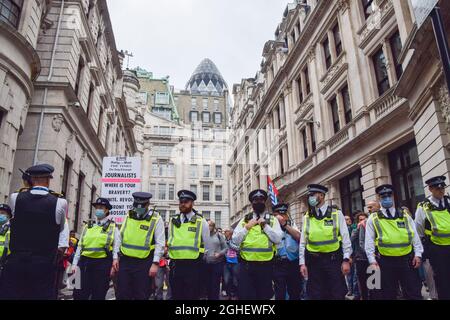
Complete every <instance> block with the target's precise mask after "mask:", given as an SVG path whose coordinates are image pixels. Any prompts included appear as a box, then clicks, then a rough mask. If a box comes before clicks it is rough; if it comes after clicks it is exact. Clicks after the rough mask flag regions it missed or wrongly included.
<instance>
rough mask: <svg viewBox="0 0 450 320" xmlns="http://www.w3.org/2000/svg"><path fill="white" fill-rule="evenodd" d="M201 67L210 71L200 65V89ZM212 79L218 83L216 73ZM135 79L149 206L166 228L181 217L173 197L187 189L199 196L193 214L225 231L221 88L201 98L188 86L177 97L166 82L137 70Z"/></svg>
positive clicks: (225, 98) (224, 112)
mask: <svg viewBox="0 0 450 320" xmlns="http://www.w3.org/2000/svg"><path fill="white" fill-rule="evenodd" d="M205 64H207V65H208V67H211V64H212V62H211V61H210V60H206V61H203V62H202V63H201V64H200V66H199V68H197V70H196V72H194V75H193V77H195V76H198V77H197V79H200V80H199V81H198V82H199V83H201V82H202V80H201V78H202V76H206V73H205V72H203V73H202V72H198V71H199V70H200V71H204V70H205V69H204V68H205V66H204V65H205ZM214 68H215V66H214ZM213 73H214V75H215V76H216V78H217V79H219V75H220V73H219V72H218V70H217V68H215V70H214V71H213ZM137 75H138V78H139V82H140V96H141V99H142V101H143V104H144V106H145V110H146V111H145V113H144V116H145V128H144V135H143V136H144V139H143V143H144V152H143V165H142V170H143V172H142V176H143V190H145V191H149V192H151V193H152V194H153V203H154V204H155V207H156V209H157V210H158V211H159V212H160V213H161V215H162V216H163V217H165V220H166V221H167V222H168V221H169V218H170V216H173V215H174V214H176V213H177V212H178V211H179V209H178V197H177V191H179V190H181V189H190V190H192V191H193V192H195V193H196V194H197V201H196V205H195V208H196V209H197V210H198V211H199V212H201V213H202V214H203V215H204V216H205V217H206V218H210V219H212V220H214V221H216V224H217V226H220V227H226V226H228V225H229V196H228V194H229V193H228V190H229V187H228V180H229V179H228V178H227V177H228V175H227V172H228V171H227V169H228V168H227V165H226V159H227V132H226V129H227V125H226V119H227V106H228V104H227V101H228V96H227V94H228V93H227V90H224V89H225V88H226V84H225V82H222V83H223V84H224V85H223V86H222V85H220V84H219V85H218V86H217V87H215V86H214V88H211V85H210V86H209V87H208V85H207V84H206V85H204V86H203V85H202V88H204V91H202V92H200V91H198V90H191V87H190V86H189V85H188V87H187V88H186V90H181V91H176V90H175V89H174V87H173V86H171V85H170V83H169V80H168V78H162V79H158V78H154V77H153V74H151V73H149V72H146V71H145V70H142V69H137ZM214 75H213V76H211V77H209V76H206V77H207V78H208V79H210V78H214ZM220 78H221V76H220ZM192 79H193V78H191V80H192ZM206 82H208V81H206ZM217 83H218V82H216V84H217ZM203 84H204V81H203ZM195 88H196V87H195V86H194V89H195ZM217 88H219V89H217Z"/></svg>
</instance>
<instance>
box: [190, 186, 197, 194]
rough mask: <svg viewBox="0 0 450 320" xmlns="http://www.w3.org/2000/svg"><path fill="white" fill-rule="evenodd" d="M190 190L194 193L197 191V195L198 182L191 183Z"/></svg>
mask: <svg viewBox="0 0 450 320" xmlns="http://www.w3.org/2000/svg"><path fill="white" fill-rule="evenodd" d="M189 190H190V191H192V192H193V193H195V195H197V185H196V184H191V186H190V188H189Z"/></svg>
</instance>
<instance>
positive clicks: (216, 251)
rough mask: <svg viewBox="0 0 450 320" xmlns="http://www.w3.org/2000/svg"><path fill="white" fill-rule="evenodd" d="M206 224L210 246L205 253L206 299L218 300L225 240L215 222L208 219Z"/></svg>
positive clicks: (225, 247) (225, 248)
mask: <svg viewBox="0 0 450 320" xmlns="http://www.w3.org/2000/svg"><path fill="white" fill-rule="evenodd" d="M208 224H209V231H210V244H211V247H210V249H209V250H208V251H207V252H206V254H205V261H206V270H207V273H206V276H207V280H206V283H207V287H206V292H207V297H208V300H219V296H220V281H221V279H222V275H223V268H224V262H225V253H226V252H227V244H226V242H225V238H224V236H223V235H221V234H220V233H219V232H218V231H217V229H216V223H215V222H214V221H212V220H209V221H208Z"/></svg>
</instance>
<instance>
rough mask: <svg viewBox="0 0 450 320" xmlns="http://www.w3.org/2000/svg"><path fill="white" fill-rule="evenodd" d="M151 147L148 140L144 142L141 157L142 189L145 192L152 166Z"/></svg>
mask: <svg viewBox="0 0 450 320" xmlns="http://www.w3.org/2000/svg"><path fill="white" fill-rule="evenodd" d="M151 149H152V144H151V143H150V142H145V143H144V155H143V157H142V191H145V192H148V191H149V189H150V170H151V167H152V159H151ZM153 196H155V195H153Z"/></svg>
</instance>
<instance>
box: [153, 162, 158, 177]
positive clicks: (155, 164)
mask: <svg viewBox="0 0 450 320" xmlns="http://www.w3.org/2000/svg"><path fill="white" fill-rule="evenodd" d="M152 176H153V177H157V176H158V164H157V163H152Z"/></svg>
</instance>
